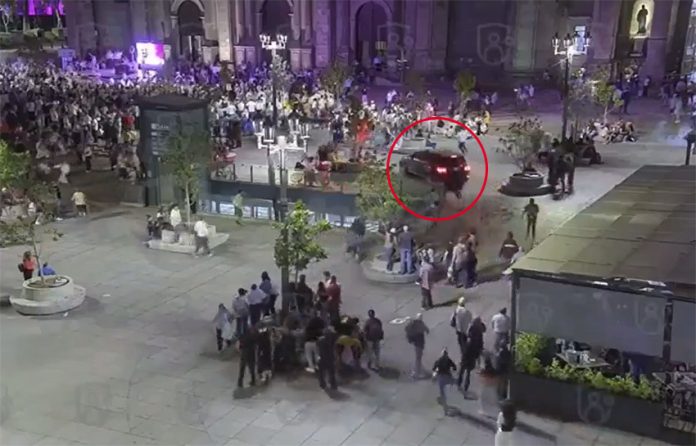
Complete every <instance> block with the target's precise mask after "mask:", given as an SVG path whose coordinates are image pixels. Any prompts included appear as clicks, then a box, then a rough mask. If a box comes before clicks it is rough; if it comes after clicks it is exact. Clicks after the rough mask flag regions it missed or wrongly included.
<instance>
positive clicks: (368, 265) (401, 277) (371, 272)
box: [361, 258, 418, 284]
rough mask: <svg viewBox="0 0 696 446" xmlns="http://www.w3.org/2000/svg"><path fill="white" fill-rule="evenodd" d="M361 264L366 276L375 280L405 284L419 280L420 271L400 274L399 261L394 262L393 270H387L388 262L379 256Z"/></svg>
mask: <svg viewBox="0 0 696 446" xmlns="http://www.w3.org/2000/svg"><path fill="white" fill-rule="evenodd" d="M361 266H362V270H363V274H364V275H365V277H366V278H367V279H368V280H371V281H373V282H380V283H399V284H405V283H414V282H415V281H416V280H418V273H413V274H399V266H400V265H399V263H394V269H393V271H387V262H386V261H384V260H381V259H379V258H373V259H367V260H365V261H364V262H362V265H361Z"/></svg>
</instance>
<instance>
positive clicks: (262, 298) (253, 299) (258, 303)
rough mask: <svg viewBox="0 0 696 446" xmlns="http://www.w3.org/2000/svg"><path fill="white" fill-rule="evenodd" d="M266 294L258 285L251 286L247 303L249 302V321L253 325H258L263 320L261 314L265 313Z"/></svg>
mask: <svg viewBox="0 0 696 446" xmlns="http://www.w3.org/2000/svg"><path fill="white" fill-rule="evenodd" d="M266 297H267V296H266V293H264V292H263V291H261V290H260V289H259V287H258V286H256V284H253V285H252V286H251V291H249V296H247V302H249V319H250V320H251V325H256V324H258V323H259V320H261V313H262V312H263V306H264V303H265V302H266Z"/></svg>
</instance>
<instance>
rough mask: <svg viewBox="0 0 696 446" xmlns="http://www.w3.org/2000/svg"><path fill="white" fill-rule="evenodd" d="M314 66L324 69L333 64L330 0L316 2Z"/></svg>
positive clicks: (317, 0)
mask: <svg viewBox="0 0 696 446" xmlns="http://www.w3.org/2000/svg"><path fill="white" fill-rule="evenodd" d="M312 3H313V6H314V14H312V16H313V17H312V18H313V20H314V21H313V26H312V27H313V28H314V30H315V32H314V64H315V65H316V66H317V67H320V68H323V67H326V66H328V65H329V64H330V63H331V5H330V4H329V0H314V1H313V2H312Z"/></svg>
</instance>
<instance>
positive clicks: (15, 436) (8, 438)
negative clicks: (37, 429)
mask: <svg viewBox="0 0 696 446" xmlns="http://www.w3.org/2000/svg"><path fill="white" fill-rule="evenodd" d="M43 438H45V436H44V435H40V434H32V433H30V432H24V431H20V430H16V429H11V428H6V427H2V428H0V443H1V444H3V445H8V446H32V445H35V444H36V443H38V442H39V441H41V440H42V439H43Z"/></svg>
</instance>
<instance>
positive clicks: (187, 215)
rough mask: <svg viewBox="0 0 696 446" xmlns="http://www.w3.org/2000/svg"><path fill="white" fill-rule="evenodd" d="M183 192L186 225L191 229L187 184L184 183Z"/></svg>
mask: <svg viewBox="0 0 696 446" xmlns="http://www.w3.org/2000/svg"><path fill="white" fill-rule="evenodd" d="M184 193H185V194H186V226H187V227H188V229H189V230H191V199H190V198H189V197H190V195H189V184H188V182H186V184H185V185H184Z"/></svg>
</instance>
